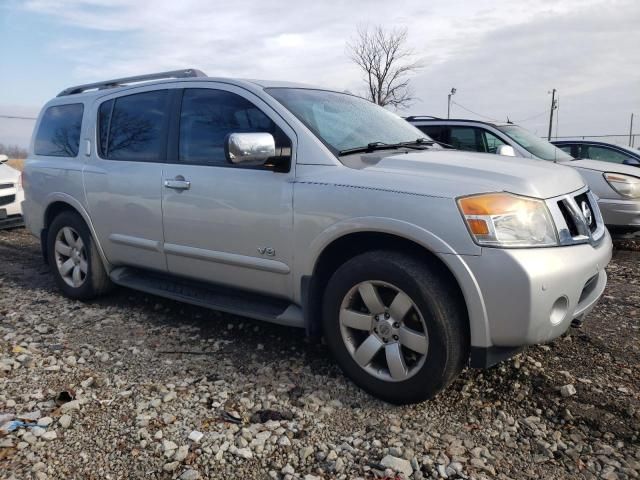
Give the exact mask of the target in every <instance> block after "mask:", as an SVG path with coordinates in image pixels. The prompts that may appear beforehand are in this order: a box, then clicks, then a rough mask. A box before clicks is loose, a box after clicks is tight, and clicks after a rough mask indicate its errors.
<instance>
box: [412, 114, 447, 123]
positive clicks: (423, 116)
mask: <svg viewBox="0 0 640 480" xmlns="http://www.w3.org/2000/svg"><path fill="white" fill-rule="evenodd" d="M423 118H430V119H432V120H442V119H441V118H439V117H433V116H431V115H411V116H410V117H404V119H405V120H406V121H407V122H410V121H411V120H420V119H423Z"/></svg>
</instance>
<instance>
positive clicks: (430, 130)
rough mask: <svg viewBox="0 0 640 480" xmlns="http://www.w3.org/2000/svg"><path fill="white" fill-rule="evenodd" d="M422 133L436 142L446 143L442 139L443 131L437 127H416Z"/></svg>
mask: <svg viewBox="0 0 640 480" xmlns="http://www.w3.org/2000/svg"><path fill="white" fill-rule="evenodd" d="M416 127H418V128H419V129H420V130H421V131H422V132H423V133H426V134H427V135H428V136H429V138H433V139H434V140H436V141H437V142H446V140H445V138H444V135H443V134H444V131H443V129H442V127H440V126H439V125H416Z"/></svg>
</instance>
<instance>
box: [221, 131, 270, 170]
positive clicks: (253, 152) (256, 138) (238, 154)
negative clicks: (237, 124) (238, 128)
mask: <svg viewBox="0 0 640 480" xmlns="http://www.w3.org/2000/svg"><path fill="white" fill-rule="evenodd" d="M224 153H225V156H226V158H227V161H228V162H229V163H233V164H234V165H237V164H241V163H253V164H256V165H260V164H261V163H264V162H266V161H267V160H268V159H269V158H271V157H274V156H275V155H276V142H275V140H274V138H273V135H271V134H270V133H231V134H229V135H228V136H227V140H226V142H225V144H224Z"/></svg>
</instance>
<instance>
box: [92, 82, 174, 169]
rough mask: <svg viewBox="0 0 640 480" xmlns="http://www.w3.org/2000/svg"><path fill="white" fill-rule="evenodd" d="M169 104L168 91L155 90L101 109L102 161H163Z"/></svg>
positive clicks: (124, 98)
mask: <svg viewBox="0 0 640 480" xmlns="http://www.w3.org/2000/svg"><path fill="white" fill-rule="evenodd" d="M167 100H168V91H167V90H155V91H152V92H144V93H136V94H134V95H127V96H125V97H119V98H116V99H115V100H109V101H107V102H104V103H103V104H102V105H100V108H99V110H98V132H99V137H100V141H99V142H98V145H99V148H100V155H101V156H102V158H106V159H109V160H131V161H140V162H155V161H161V160H163V159H164V158H163V157H164V151H165V141H166V136H165V135H164V134H163V132H165V131H166V123H167V118H168V117H167V103H168V102H167Z"/></svg>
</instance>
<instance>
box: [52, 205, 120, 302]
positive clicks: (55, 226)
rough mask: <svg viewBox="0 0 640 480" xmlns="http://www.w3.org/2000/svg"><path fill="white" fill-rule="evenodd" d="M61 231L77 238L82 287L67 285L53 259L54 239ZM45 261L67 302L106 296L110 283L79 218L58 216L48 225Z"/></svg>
mask: <svg viewBox="0 0 640 480" xmlns="http://www.w3.org/2000/svg"><path fill="white" fill-rule="evenodd" d="M65 227H70V228H71V229H73V231H74V232H76V234H77V235H78V236H79V237H80V238H81V240H82V243H83V246H84V259H85V260H86V273H85V274H84V279H83V281H82V283H81V284H80V285H79V286H77V287H74V286H72V285H69V284H68V283H67V282H66V281H65V279H64V278H63V276H62V273H61V272H60V268H59V267H58V263H57V258H56V239H57V238H58V234H59V233H60V232H61V231H62V230H63V229H64V228H65ZM47 260H48V263H49V267H50V268H51V272H52V273H53V277H54V279H55V282H56V284H57V286H58V288H60V290H62V293H63V294H64V295H65V296H67V297H69V298H73V299H77V300H89V299H92V298H95V297H97V296H99V295H102V294H104V293H106V292H108V291H109V290H110V289H111V288H112V283H111V280H110V279H109V276H108V275H107V272H106V271H105V269H104V265H103V263H102V259H101V258H100V254H99V253H98V251H97V249H96V248H95V243H94V241H93V237H92V236H91V232H90V231H89V228H88V227H87V224H86V223H85V222H84V220H83V219H82V217H81V216H80V215H79V214H78V213H76V212H71V211H65V212H62V213H60V214H59V215H58V216H56V217H55V218H54V220H53V221H52V222H51V226H50V227H49V230H48V234H47Z"/></svg>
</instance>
